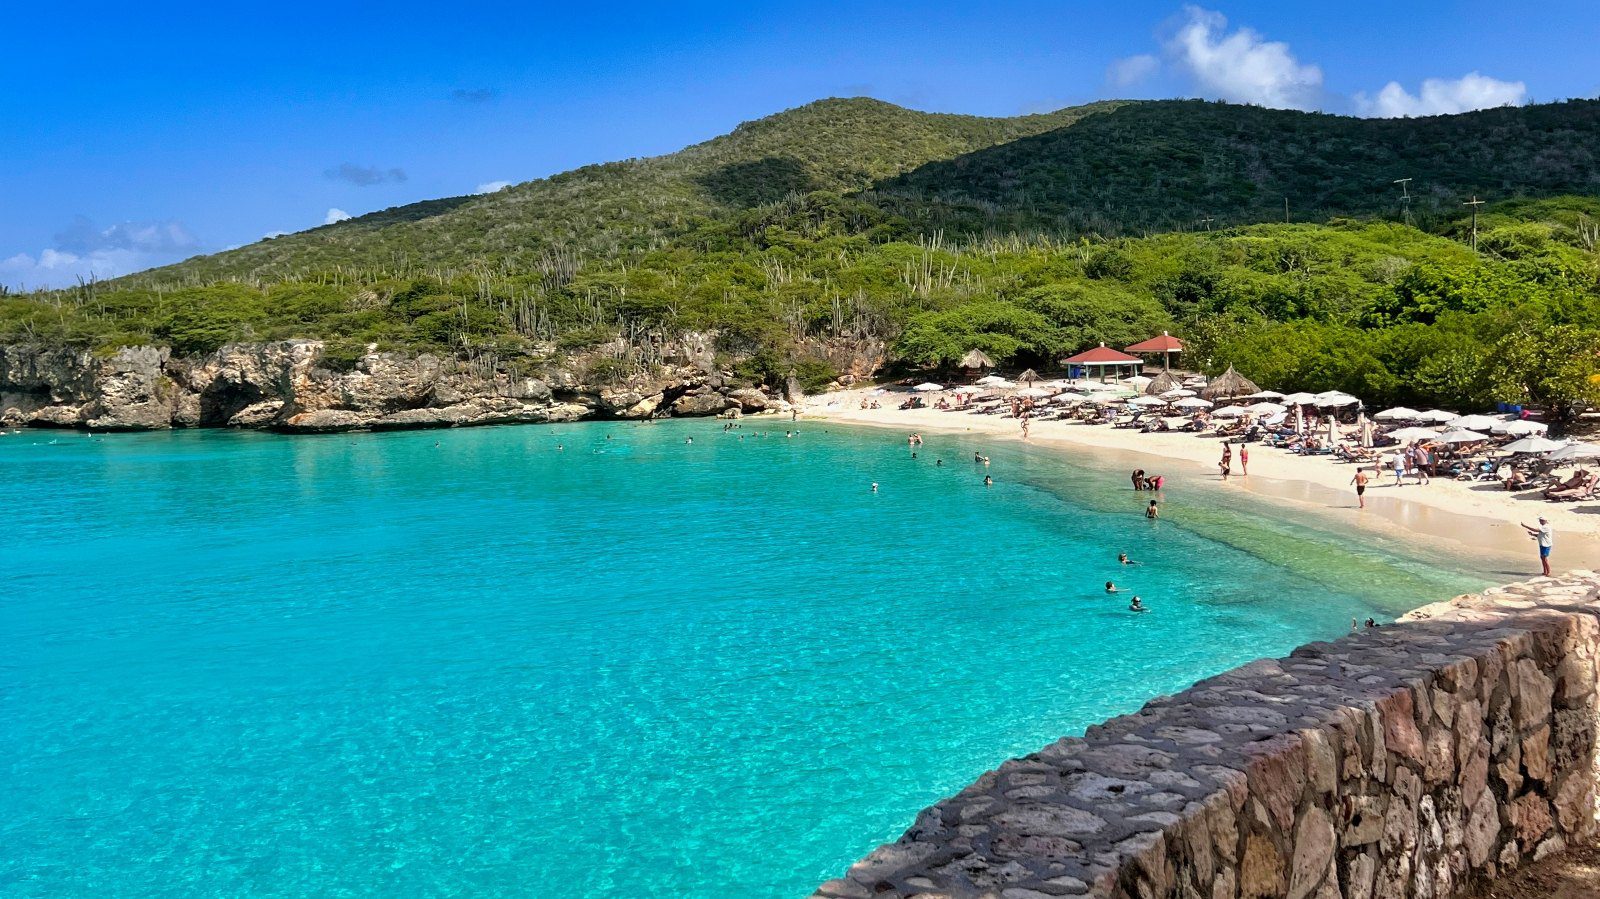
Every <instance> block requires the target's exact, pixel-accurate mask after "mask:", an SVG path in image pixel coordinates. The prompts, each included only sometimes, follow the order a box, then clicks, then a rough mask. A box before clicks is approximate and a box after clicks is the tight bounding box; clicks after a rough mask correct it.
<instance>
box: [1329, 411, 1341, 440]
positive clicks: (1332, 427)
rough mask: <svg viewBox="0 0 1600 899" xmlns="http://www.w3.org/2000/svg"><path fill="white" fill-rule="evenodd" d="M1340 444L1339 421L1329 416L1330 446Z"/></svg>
mask: <svg viewBox="0 0 1600 899" xmlns="http://www.w3.org/2000/svg"><path fill="white" fill-rule="evenodd" d="M1338 442H1339V420H1338V419H1337V418H1334V417H1333V416H1332V415H1330V416H1328V445H1329V446H1332V445H1333V444H1335V443H1338Z"/></svg>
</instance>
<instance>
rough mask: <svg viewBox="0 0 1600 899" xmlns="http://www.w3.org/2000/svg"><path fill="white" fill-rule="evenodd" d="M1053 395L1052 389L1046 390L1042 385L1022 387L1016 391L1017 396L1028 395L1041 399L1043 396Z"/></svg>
mask: <svg viewBox="0 0 1600 899" xmlns="http://www.w3.org/2000/svg"><path fill="white" fill-rule="evenodd" d="M1054 395H1055V394H1054V391H1050V390H1046V389H1044V388H1043V387H1024V388H1022V389H1021V390H1019V391H1017V396H1023V397H1028V398H1030V399H1041V398H1043V397H1047V396H1054Z"/></svg>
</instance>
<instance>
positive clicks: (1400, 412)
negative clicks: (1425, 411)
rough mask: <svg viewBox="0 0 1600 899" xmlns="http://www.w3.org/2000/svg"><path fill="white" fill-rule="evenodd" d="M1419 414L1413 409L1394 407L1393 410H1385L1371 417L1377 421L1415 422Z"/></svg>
mask: <svg viewBox="0 0 1600 899" xmlns="http://www.w3.org/2000/svg"><path fill="white" fill-rule="evenodd" d="M1421 414H1422V413H1421V412H1418V411H1417V410H1415V409H1408V408H1406V407H1405V406H1396V407H1394V408H1393V409H1385V410H1383V411H1382V412H1379V413H1378V414H1376V415H1374V416H1372V417H1373V418H1375V419H1377V420H1378V421H1416V420H1417V417H1418V416H1420V415H1421Z"/></svg>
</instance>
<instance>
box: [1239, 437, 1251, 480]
mask: <svg viewBox="0 0 1600 899" xmlns="http://www.w3.org/2000/svg"><path fill="white" fill-rule="evenodd" d="M1239 473H1240V474H1242V475H1244V476H1245V477H1249V476H1250V447H1248V446H1245V445H1244V444H1242V443H1241V444H1239Z"/></svg>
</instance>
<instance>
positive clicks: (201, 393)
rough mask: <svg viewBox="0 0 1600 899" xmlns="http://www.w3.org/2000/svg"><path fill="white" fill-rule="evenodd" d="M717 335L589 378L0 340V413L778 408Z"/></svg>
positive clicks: (273, 414)
mask: <svg viewBox="0 0 1600 899" xmlns="http://www.w3.org/2000/svg"><path fill="white" fill-rule="evenodd" d="M714 346H715V342H714V340H713V339H712V337H711V336H710V335H705V334H690V335H687V336H686V337H685V338H684V339H683V340H682V341H681V342H679V343H677V344H671V345H665V346H663V347H661V348H660V349H661V353H662V356H663V358H666V359H670V360H675V363H674V364H671V365H663V366H660V367H658V370H657V374H655V375H652V376H650V377H647V378H643V377H641V378H638V379H635V380H633V381H630V382H628V383H626V384H607V385H604V386H596V387H591V386H589V385H585V384H584V383H583V382H582V380H581V378H580V377H579V376H578V375H576V374H574V371H573V369H572V368H568V367H562V366H557V367H553V368H550V369H548V370H547V371H544V372H542V373H539V374H528V373H526V372H515V373H513V372H508V371H503V370H497V369H494V368H492V367H484V366H480V365H477V364H473V363H466V362H462V361H459V360H456V359H445V358H440V357H437V356H432V355H427V354H423V355H416V356H411V355H405V354H397V353H377V352H373V353H369V354H368V355H366V356H365V357H363V358H361V359H360V360H359V361H358V362H357V363H356V365H355V367H354V368H353V369H351V370H349V371H338V370H334V369H331V368H329V367H328V366H327V365H325V364H324V362H323V357H322V344H321V342H320V341H314V340H286V341H277V342H272V343H258V344H235V345H229V346H225V347H223V348H222V349H220V350H218V351H217V352H215V353H212V354H210V355H208V356H204V357H200V358H194V359H185V358H175V357H173V356H171V354H170V353H169V352H168V351H167V350H165V349H162V348H157V347H128V348H124V349H122V350H119V351H117V352H116V353H114V354H110V355H105V354H93V353H89V352H86V351H80V350H71V349H61V348H41V347H18V346H0V423H4V424H7V425H12V426H17V425H24V426H27V425H31V426H36V427H68V428H91V429H96V430H155V429H162V428H188V427H234V428H267V429H272V430H278V431H283V432H289V433H325V432H337V431H349V430H359V429H369V428H370V429H379V430H384V429H399V428H442V427H465V426H470V425H488V424H507V423H516V422H545V421H578V420H581V419H586V418H622V419H644V418H652V417H655V416H658V415H663V414H671V415H679V416H698V415H707V416H709V415H716V414H719V413H721V412H722V411H723V410H725V409H738V410H740V411H741V412H746V413H753V412H760V411H763V410H768V409H775V408H777V404H778V402H779V401H777V400H775V399H773V398H771V397H769V396H768V395H767V394H766V393H764V392H762V391H761V390H759V389H757V388H754V387H733V386H730V385H729V384H728V383H727V380H726V376H725V375H724V373H722V372H720V371H718V370H717V368H716V365H715V360H716V354H715V352H714ZM578 368H579V369H580V370H583V369H584V368H585V367H584V366H581V365H580V366H578Z"/></svg>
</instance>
